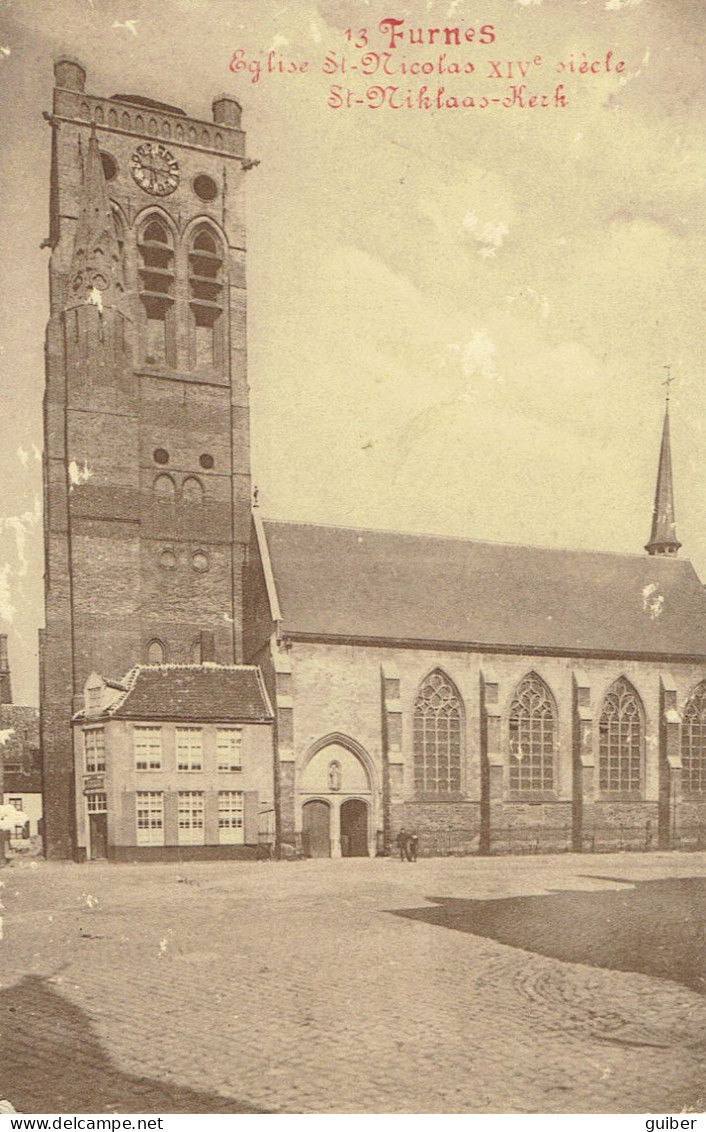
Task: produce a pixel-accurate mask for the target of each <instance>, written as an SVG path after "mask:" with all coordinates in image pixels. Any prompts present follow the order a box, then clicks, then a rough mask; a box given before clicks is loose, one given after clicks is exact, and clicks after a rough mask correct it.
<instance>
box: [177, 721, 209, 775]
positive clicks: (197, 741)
mask: <svg viewBox="0 0 706 1132" xmlns="http://www.w3.org/2000/svg"><path fill="white" fill-rule="evenodd" d="M176 761H177V770H203V738H202V735H201V728H200V727H177V729H176Z"/></svg>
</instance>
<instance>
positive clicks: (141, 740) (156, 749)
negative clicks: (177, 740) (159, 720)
mask: <svg viewBox="0 0 706 1132" xmlns="http://www.w3.org/2000/svg"><path fill="white" fill-rule="evenodd" d="M133 747H134V751H135V770H161V769H162V728H161V727H136V728H135V730H134V732H133Z"/></svg>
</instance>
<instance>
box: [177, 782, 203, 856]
mask: <svg viewBox="0 0 706 1132" xmlns="http://www.w3.org/2000/svg"><path fill="white" fill-rule="evenodd" d="M203 843H204V827H203V794H202V792H201V791H200V790H180V791H179V844H180V845H203Z"/></svg>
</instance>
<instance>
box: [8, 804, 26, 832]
mask: <svg viewBox="0 0 706 1132" xmlns="http://www.w3.org/2000/svg"><path fill="white" fill-rule="evenodd" d="M7 802H8V805H10V806H14V807H15V809H16V810H21V809H22V799H21V798H8V800H7ZM24 833H25V826H24V825H23V824H21V823H20V824H19V825H16V826H15V830H14V833H13V834H12V836H13V837H14V838H18V837H24Z"/></svg>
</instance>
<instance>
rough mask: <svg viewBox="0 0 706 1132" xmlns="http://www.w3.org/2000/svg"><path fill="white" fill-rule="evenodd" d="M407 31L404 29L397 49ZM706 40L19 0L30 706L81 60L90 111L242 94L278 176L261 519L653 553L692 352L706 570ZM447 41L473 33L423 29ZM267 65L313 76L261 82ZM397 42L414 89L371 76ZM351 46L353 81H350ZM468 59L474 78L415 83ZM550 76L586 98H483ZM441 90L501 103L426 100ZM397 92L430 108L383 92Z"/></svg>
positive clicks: (10, 115)
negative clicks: (69, 160) (56, 166)
mask: <svg viewBox="0 0 706 1132" xmlns="http://www.w3.org/2000/svg"><path fill="white" fill-rule="evenodd" d="M387 19H393V20H401V21H403V22H402V23H401V24H396V25H394V26H395V27H396V28H397V29H398V30H401V32H402V35H401V37H400V38H399V42H397V44H396V46H395V47H394V48H390V46H389V41H388V40H389V33H387V34H383V32H382V31H381V30H380V22H381V21H384V20H387ZM705 23H706V8H705V7H704V5H703V4H702V3H701V0H412V2H411V3H405V2H401V3H395V2H393V0H389V2H388V0H311V2H309V0H295V2H289V3H287V0H257V2H255V0H3V2H2V3H1V4H0V122H1V123H2V125H1V126H0V130H1V139H0V140H1V142H2V152H3V156H4V160H3V163H2V171H1V173H0V204H1V206H2V216H3V221H4V223H3V238H2V257H3V272H2V280H1V281H0V324H1V331H0V361H1V363H2V365H1V368H0V411H1V412H2V418H1V419H2V422H3V424H2V427H3V434H4V441H5V442H4V444H3V445H2V446H1V448H0V535H1V537H0V632H6V633H7V634H8V636H9V647H10V659H11V664H12V668H13V684H14V691H15V701H16V702H18V703H33V702H36V698H37V630H38V628H39V627H40V626H41V625H42V623H43V597H42V592H43V582H42V572H43V547H42V533H41V448H42V410H41V401H42V393H43V382H44V372H43V337H44V327H45V324H46V319H47V315H48V298H47V265H48V252H47V251H46V250H42V249H41V248H40V244H41V242H42V240H43V239H45V237H46V236H47V235H48V186H49V156H50V131H49V129H48V127H47V125H46V124H45V123H44V122H43V120H42V111H44V110H48V109H49V108H50V106H51V96H52V86H53V73H52V66H53V61H54V59H55V58H56V57H57V56H59V55H61V54H67V55H71V56H74V57H77V58H78V59H80V60H81V61H82V62H83V64H84V65H85V66H86V68H87V71H88V79H87V90H88V91H89V92H91V93H94V94H99V95H108V96H109V95H111V94H114V93H115V92H117V91H121V92H126V91H129V92H133V93H139V94H143V95H146V96H148V97H152V98H156V99H159V100H161V101H165V102H168V103H171V104H176V105H179V106H182V107H183V108H184V109H185V110H186V111H187V112H188V113H189V114H191V115H194V116H197V117H202V118H205V119H209V118H210V106H211V101H212V99H213V98H214V97H216V96H218V95H220V94H223V93H226V94H229V95H231V96H235V97H236V98H237V99H238V100H239V101H240V102H241V104H242V106H243V125H244V128H245V130H246V131H247V136H248V141H247V146H248V152H249V154H250V156H251V157H253V158H255V159H257V160H258V161H259V162H260V163H259V164H258V165H257V166H255V167H254V168H253V169H252V170H251V171H250V172H249V173H248V175H247V176H248V182H247V210H248V221H247V222H248V294H249V298H248V303H249V307H248V318H249V331H248V339H249V374H250V385H251V407H252V462H253V477H254V482H255V483H256V484H257V485H258V488H259V497H260V504H261V508H262V513H263V514H264V515H265V516H267V517H270V518H277V519H295V520H310V521H313V522H321V523H335V524H343V525H349V526H371V527H383V528H392V529H401V530H410V531H420V532H433V533H439V534H450V535H458V536H463V537H469V538H477V539H488V540H497V541H502V542H515V543H533V544H540V545H546V546H561V547H564V546H569V547H585V548H590V549H596V550H608V551H619V552H627V553H642V552H643V546H644V544H645V542H646V541H647V539H648V537H649V532H650V521H651V511H652V502H653V496H654V485H655V476H656V469H657V456H658V451H659V441H660V435H661V428H662V416H663V411H664V394H665V387H664V386H663V385H662V382H663V381H664V379H665V374H666V371H665V370H664V368H663V367H664V366H665V365H670V366H671V375H672V376H673V377H674V379H675V380H674V382H673V383H672V385H671V426H672V444H673V463H674V479H675V489H676V511H677V532H678V534H679V537H680V539H681V541H682V543H683V549H682V551H681V552H680V553H681V555H682V556H685V557H688V558H690V559H691V560H692V561H693V563H694V565H695V567H696V569H697V570H698V572H699V573H700V575H701V577H702V578H703V579H704V580H706V523H705V522H704V516H705V515H706V470H705V468H706V460H705V459H704V447H705V425H706V383H705V382H704V380H703V375H704V356H703V355H704V343H703V334H702V333H701V327H702V322H703V314H702V311H703V292H704V287H703V283H704V270H705V267H704V265H705V263H706V257H705V256H704V205H703V201H704V193H703V189H704V173H705V171H706V162H705V159H704V137H703V120H704V110H705V107H704V98H705V95H704V87H703V82H702V76H703V44H704V42H705V41H706V36H705V35H704V31H705V28H704V24H705ZM489 25H490V26H491V27H492V28H493V29H494V30H493V33H492V34H493V36H494V40H493V42H492V43H483V42H481V40H482V39H483V38H485V39H487V38H488V37H489V33H488V32H486V33H485V34H484V35H483V33H481V31H480V29H481V28H483V27H486V28H487V27H488V26H489ZM445 27H451V28H455V27H458V28H460V30H461V36H462V37H463V36H464V34H465V30H466V29H468V28H474V29H475V34H474V36H473V38H472V42H470V43H469V42H467V41H466V40H465V39H462V44H461V46H455V45H454V44H453V43H452V44H451V45H449V46H444V45H441V46H440V44H439V42H438V39H439V37H438V36H433V37H432V42H431V43H429V42H428V40H429V30H428V29H430V28H441V29H443V28H445ZM347 29H350V32H351V35H350V39H348V38H346V31H347ZM363 29H365V31H366V36H365V38H367V45H365V46H361V47H358V46H356V44H357V43H360V42H361V32H362V30H363ZM417 29H421V32H422V38H423V39H424V40H425V41H426V42H425V43H423V44H422V45H419V44H417V43H415V42H410V36H409V32H410V31H411V32H412V37H411V38H412V39H415V38H419V35H418V34H417ZM270 51H272V52H274V53H275V54H274V56H273V58H274V61H275V64H276V65H278V64H279V63H280V62H281V63H282V64H283V66H284V67H285V68H287V67H288V66H289V65H290V64H294V65H296V68H297V69H296V71H295V73H293V74H292V73H285V74H281V73H279V72H275V73H273V74H264V75H260V77H259V81H257V82H255V81H253V79H254V78H255V77H256V72H255V64H256V63H257V62H258V61H259V62H260V63H262V62H263V60H266V58H267V53H268V52H270ZM385 51H388V54H389V56H390V63H389V65H390V66H391V67H393V68H395V69H396V70H397V72H398V73H397V74H396V75H394V76H391V77H386V78H382V79H381V78H380V77H379V76H375V75H365V74H364V73H363V72H364V70H365V69H368V70H372V69H373V68H374V67H375V66H376V65H377V64H378V63H379V58H378V57H381V56H383V53H384V52H385ZM237 52H240V53H241V54H239V55H236V54H235V53H237ZM334 52H335V61H336V64H337V65H339V64H340V61H341V59H343V58H344V57H345V58H346V60H347V62H348V64H349V67H350V65H351V64H355V65H356V68H357V69H356V70H353V69H352V67H351V69H349V70H348V72H347V74H346V75H341V74H340V73H337V74H333V75H332V74H327V73H325V69H326V67H325V62H324V61H325V60H326V58H327V57H329V58H333V56H331V55H330V53H334ZM442 53H445V60H444V61H443V62H444V63H445V64H447V63H449V62H452V61H456V62H460V63H461V64H463V65H464V66H468V65H470V64H472V68H473V69H472V71H471V72H470V73H468V74H461V75H451V74H449V73H448V72H447V73H446V74H445V75H443V76H439V75H438V74H437V73H436V72H433V73H431V74H428V75H423V76H419V75H414V74H409V73H407V74H401V75H400V74H399V70H400V69H401V68H402V67H403V66H407V67H411V66H420V65H422V64H424V65H428V66H431V67H432V68H436V67H438V66H439V65H440V64H439V55H440V54H442ZM608 53H611V55H610V57H609V58H608ZM234 55H235V59H236V62H237V61H240V60H243V61H245V62H247V64H248V69H245V70H240V71H234V70H232V69H231V66H230V65H231V61H232V60H233V58H234ZM366 57H367V63H365V62H364V59H365V58H366ZM537 58H540V59H541V63H540V64H539V65H537V64H536V63H535V62H534V60H536V59H537ZM572 61H573V66H574V67H575V68H576V67H579V66H580V64H581V63H582V62H584V61H585V62H586V63H587V64H588V65H589V73H587V74H586V73H584V74H581V73H575V71H573V70H572V69H571V68H572ZM304 63H306V64H307V66H306V67H305V68H304V70H303V71H302V69H301V68H302V64H304ZM493 63H494V64H495V66H496V67H497V68H498V69H499V70H500V73H501V77H493V75H494V71H495V68H494V67H493ZM509 63H512V65H513V76H512V78H508V77H507V71H508V64H509ZM619 63H622V64H623V66H622V67H621V68H620V69H619V70H616V67H617V65H618V64H619ZM518 64H522V65H523V66H524V67H525V69H526V71H527V77H526V78H525V79H522V78H521V77H517V73H518ZM328 66H329V69H330V68H331V66H332V64H329V65H328ZM594 70H595V72H596V73H593V71H594ZM523 83H524V84H525V89H524V91H521V92H520V93H521V96H522V97H523V98H524V99H525V100H526V99H527V98H529V96H530V95H531V94H532V93H535V94H538V95H540V96H542V95H545V96H546V98H547V100H548V101H550V102H551V101H552V99H553V98H554V95H555V92H556V88H557V85H558V84H559V83H560V84H561V88H562V89H561V91H560V94H561V96H562V97H563V98H564V99H565V100H566V103H567V104H566V105H565V106H553V105H550V106H548V107H542V106H535V107H529V106H525V107H519V106H517V105H514V106H502V105H500V104H499V103H491V104H490V105H489V106H486V107H482V106H481V105H479V103H480V102H481V100H482V99H483V98H487V99H492V98H498V97H499V98H500V99H501V100H502V99H503V98H509V99H510V100H512V97H513V95H512V92H511V87H512V86H513V84H514V85H516V86H522V84H523ZM423 85H426V87H427V88H428V90H427V92H426V94H427V95H428V96H429V92H431V96H435V94H436V91H437V88H438V87H439V86H444V87H445V92H444V97H446V98H448V97H449V96H452V97H456V98H463V97H466V98H472V99H474V100H475V103H476V104H475V105H474V106H470V105H469V106H467V107H465V108H463V107H461V108H453V107H451V106H442V107H441V108H436V107H435V105H433V106H432V108H431V109H428V110H427V109H420V108H418V107H417V105H416V103H417V101H418V100H419V97H420V94H419V88H420V87H421V86H423ZM381 86H382V87H392V88H395V92H396V93H395V94H390V93H389V92H388V93H387V95H386V97H387V98H393V99H399V100H401V101H402V102H403V103H404V100H405V98H408V99H409V101H411V102H412V104H413V105H412V106H411V107H407V106H405V105H402V106H401V108H399V109H395V108H393V107H392V106H390V105H389V104H387V103H386V104H384V105H381V106H380V105H377V102H378V101H379V100H380V98H381V97H382V96H381V95H380V92H379V89H378V90H377V91H376V89H375V88H379V87H381ZM334 87H338V88H340V90H342V91H345V90H348V89H350V90H351V91H352V92H353V93H352V101H353V105H351V106H350V107H348V106H345V105H343V106H341V105H335V103H336V102H337V101H338V102H340V100H341V96H340V92H339V95H337V93H336V91H334V90H332V88H334ZM423 93H424V92H423ZM515 97H516V96H515ZM359 98H360V99H361V100H362V103H361V104H359V103H358V101H357V100H358V99H359ZM331 102H333V103H334V105H331V104H330V103H331Z"/></svg>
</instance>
